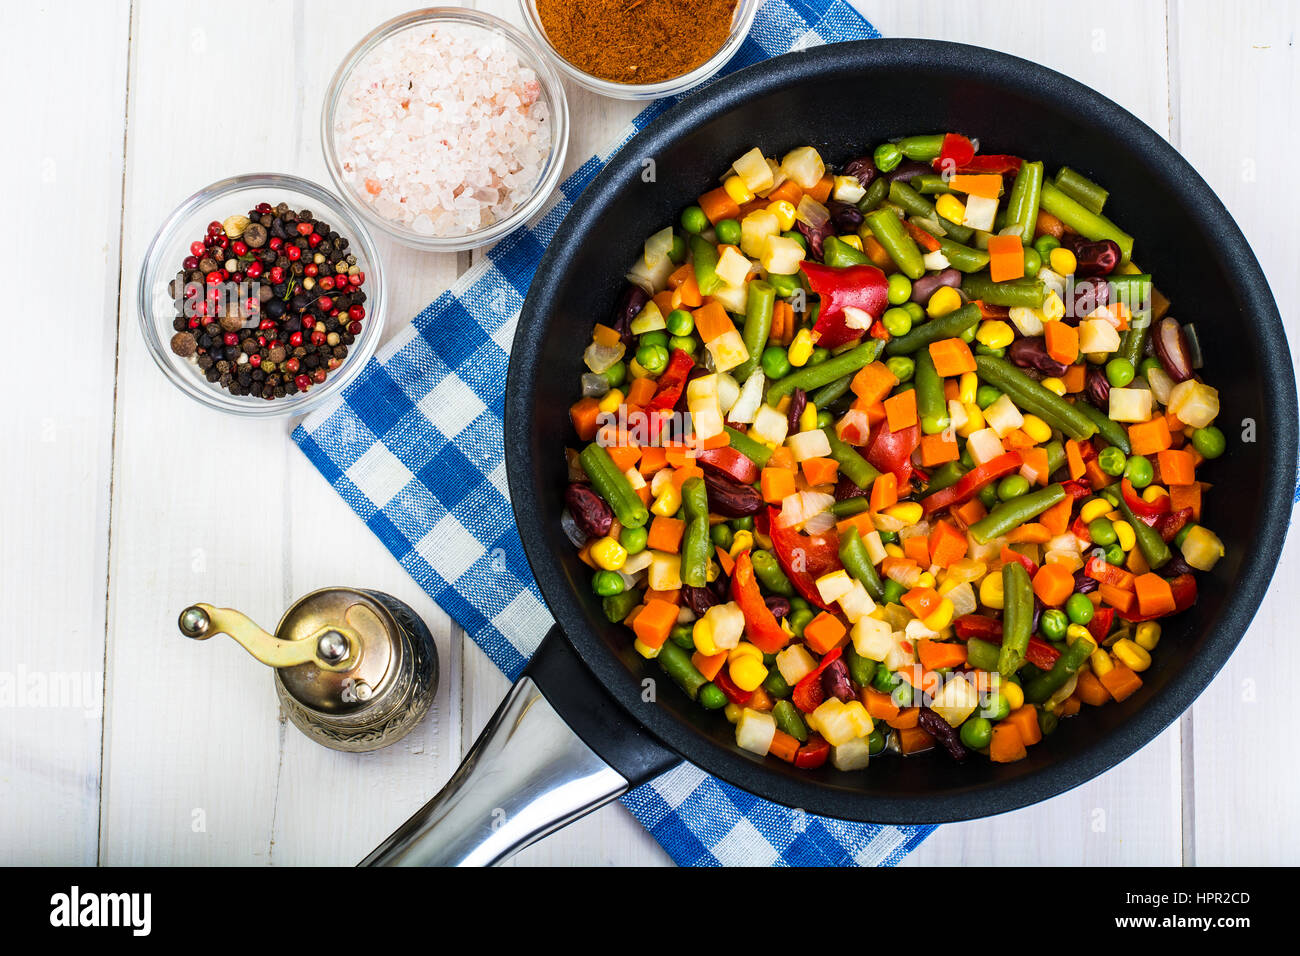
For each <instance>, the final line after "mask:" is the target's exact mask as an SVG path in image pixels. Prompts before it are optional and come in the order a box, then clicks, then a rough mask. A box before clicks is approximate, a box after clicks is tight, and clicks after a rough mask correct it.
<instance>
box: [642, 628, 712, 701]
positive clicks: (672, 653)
mask: <svg viewBox="0 0 1300 956" xmlns="http://www.w3.org/2000/svg"><path fill="white" fill-rule="evenodd" d="M655 660H657V661H658V662H659V666H660V667H662V668H663V669H664V672H665V673H666V674H667V675H668V676H669V677H671V678H672V679H673V682H674V683H675V684H676V685H677V686H678V687H680V688H681V689H682V690H684V691H686V696H687V697H689V698H690V699H691V700H694V699H695V697H696V695H698V694H699V692H700V688H701V687H703V686H704V685H705V684H707V683H708V682H709V679H708V678H707V677H705V676H704V675H703V674H701V673H700V672H699V670H698V669H697V668H696V667H695V665H694V664H692V663H691V655H690V654H688V653H686V651H684V650H682V648H680V647H678V646H677V645H676V644H674V643H673V642H672V641H665V642H664V643H663V646H662V647H660V648H659V654H658V656H656V657H655Z"/></svg>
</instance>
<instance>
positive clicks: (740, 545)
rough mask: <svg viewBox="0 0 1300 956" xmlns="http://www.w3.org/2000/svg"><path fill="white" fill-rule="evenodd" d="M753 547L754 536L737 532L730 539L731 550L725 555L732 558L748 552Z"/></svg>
mask: <svg viewBox="0 0 1300 956" xmlns="http://www.w3.org/2000/svg"><path fill="white" fill-rule="evenodd" d="M753 547H754V536H753V534H751V533H750V532H748V531H737V532H736V534H735V537H733V538H732V539H731V550H730V551H728V552H727V553H728V554H730V555H731V556H732V557H733V558H734V557H736V556H737V555H738V554H740V552H742V551H750V550H752V549H753Z"/></svg>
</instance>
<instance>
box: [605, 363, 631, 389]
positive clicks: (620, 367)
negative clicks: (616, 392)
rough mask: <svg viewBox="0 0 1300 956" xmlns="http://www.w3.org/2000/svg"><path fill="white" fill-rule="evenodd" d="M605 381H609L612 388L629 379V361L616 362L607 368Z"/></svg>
mask: <svg viewBox="0 0 1300 956" xmlns="http://www.w3.org/2000/svg"><path fill="white" fill-rule="evenodd" d="M605 381H607V382H608V383H609V387H610V388H618V387H619V386H620V385H622V384H623V383H624V382H625V381H627V363H626V362H615V363H614V364H613V365H611V366H610V367H609V368H607V369H605Z"/></svg>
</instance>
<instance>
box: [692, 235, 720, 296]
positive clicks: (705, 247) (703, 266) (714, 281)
mask: <svg viewBox="0 0 1300 956" xmlns="http://www.w3.org/2000/svg"><path fill="white" fill-rule="evenodd" d="M690 245H691V260H692V262H693V263H694V267H695V284H696V285H698V286H699V287H700V293H701V294H703V295H712V294H713V293H715V292H717V291H718V290H719V289H720V288H722V286H723V284H724V283H723V281H722V277H721V276H719V275H718V247H717V246H715V245H714V244H713V243H711V242H709V240H707V239H705V238H704V237H703V236H691V240H690Z"/></svg>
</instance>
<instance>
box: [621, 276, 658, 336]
mask: <svg viewBox="0 0 1300 956" xmlns="http://www.w3.org/2000/svg"><path fill="white" fill-rule="evenodd" d="M649 301H650V296H648V295H646V291H645V289H643V288H641V287H640V286H639V285H635V284H633V283H631V282H629V283H628V284H627V285H626V286H624V288H623V291H622V293H621V294H620V295H619V297H618V303H617V304H616V305H615V306H614V318H613V328H614V329H615V331H617V332H618V334H619V336H620V337H621V338H622V339H623V344H624V345H626V346H629V347H630V346H631V345H632V344H633V343H634V342H635V341H636V336H635V335H633V334H632V320H633V319H635V318H636V317H637V315H638V314H639V313H640V312H641V310H642V309H643V308H645V304H646V303H647V302H649Z"/></svg>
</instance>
